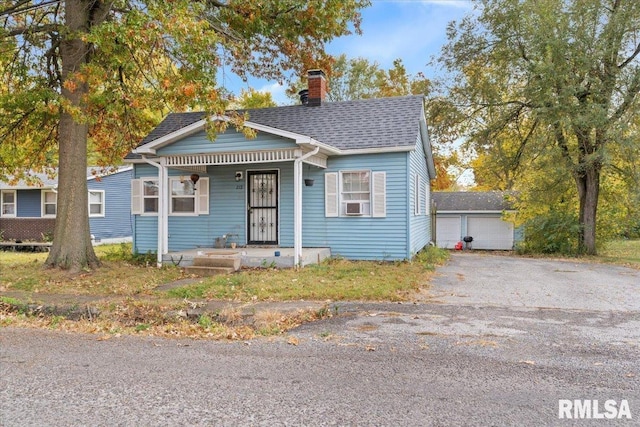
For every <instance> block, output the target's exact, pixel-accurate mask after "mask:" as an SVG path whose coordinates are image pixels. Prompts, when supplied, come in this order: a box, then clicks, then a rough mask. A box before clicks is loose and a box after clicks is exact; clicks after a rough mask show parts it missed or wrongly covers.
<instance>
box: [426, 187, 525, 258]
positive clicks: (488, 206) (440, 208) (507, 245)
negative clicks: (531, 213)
mask: <svg viewBox="0 0 640 427" xmlns="http://www.w3.org/2000/svg"><path fill="white" fill-rule="evenodd" d="M509 194H511V193H507V192H499V191H489V192H472V191H469V192H464V191H463V192H433V194H432V197H433V202H434V205H435V210H436V244H437V246H438V247H440V248H447V249H453V248H454V247H455V245H456V243H458V242H463V244H464V240H463V239H464V237H465V236H471V237H472V238H473V241H472V242H471V243H470V245H469V246H470V247H471V248H473V249H490V250H511V249H513V248H514V245H515V244H516V243H517V242H518V241H520V240H522V232H521V229H520V228H516V227H514V224H513V223H512V222H510V221H508V220H506V219H505V218H504V215H503V214H504V213H508V212H511V213H512V212H515V210H514V209H513V207H512V205H511V203H510V201H509V198H508V195H509Z"/></svg>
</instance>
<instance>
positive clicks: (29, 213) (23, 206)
mask: <svg viewBox="0 0 640 427" xmlns="http://www.w3.org/2000/svg"><path fill="white" fill-rule="evenodd" d="M16 199H17V208H18V210H17V212H16V217H18V218H40V217H42V196H41V190H40V189H37V190H18V191H17V192H16Z"/></svg>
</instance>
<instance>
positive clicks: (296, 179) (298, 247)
mask: <svg viewBox="0 0 640 427" xmlns="http://www.w3.org/2000/svg"><path fill="white" fill-rule="evenodd" d="M319 151H320V147H318V146H316V148H314V149H313V150H312V151H309V152H308V153H307V154H305V155H303V156H300V157H298V158H297V159H295V160H294V161H293V188H294V193H293V265H294V267H296V268H297V267H298V266H299V264H300V260H301V258H302V162H303V161H304V160H306V159H308V158H309V157H311V156H315V155H316V154H318V152H319Z"/></svg>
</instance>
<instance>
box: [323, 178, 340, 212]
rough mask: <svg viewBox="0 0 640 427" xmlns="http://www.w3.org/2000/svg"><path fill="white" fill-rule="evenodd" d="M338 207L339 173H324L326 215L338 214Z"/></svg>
mask: <svg viewBox="0 0 640 427" xmlns="http://www.w3.org/2000/svg"><path fill="white" fill-rule="evenodd" d="M338 207H339V204H338V173H337V172H327V173H325V174H324V215H325V216H327V217H334V216H338V215H339V210H338Z"/></svg>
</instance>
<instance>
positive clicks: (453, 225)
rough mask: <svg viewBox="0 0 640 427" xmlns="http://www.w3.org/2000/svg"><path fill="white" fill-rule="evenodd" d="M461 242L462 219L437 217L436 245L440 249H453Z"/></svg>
mask: <svg viewBox="0 0 640 427" xmlns="http://www.w3.org/2000/svg"><path fill="white" fill-rule="evenodd" d="M459 241H460V217H459V216H456V217H448V218H446V217H445V218H441V217H436V244H437V245H438V247H439V248H445V249H453V248H454V246H455V245H456V243H458V242H459Z"/></svg>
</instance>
